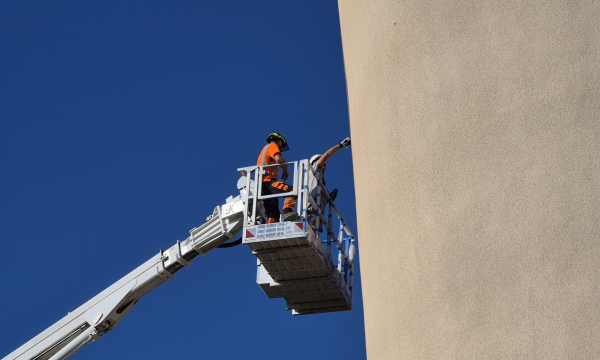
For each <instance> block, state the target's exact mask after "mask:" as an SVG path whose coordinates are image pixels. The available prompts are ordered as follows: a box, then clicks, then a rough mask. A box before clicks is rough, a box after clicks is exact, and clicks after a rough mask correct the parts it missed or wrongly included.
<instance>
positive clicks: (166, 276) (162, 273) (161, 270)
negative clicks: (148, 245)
mask: <svg viewBox="0 0 600 360" xmlns="http://www.w3.org/2000/svg"><path fill="white" fill-rule="evenodd" d="M166 258H167V257H166V256H164V255H163V250H162V249H161V250H160V265H159V267H157V268H156V275H158V276H159V277H160V278H162V279H163V280H165V281H166V282H171V279H175V274H172V273H170V272H168V271H167V269H166V268H165V259H166Z"/></svg>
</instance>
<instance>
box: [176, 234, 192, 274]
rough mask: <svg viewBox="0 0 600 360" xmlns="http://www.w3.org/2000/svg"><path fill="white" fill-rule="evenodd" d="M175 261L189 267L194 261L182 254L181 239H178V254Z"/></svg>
mask: <svg viewBox="0 0 600 360" xmlns="http://www.w3.org/2000/svg"><path fill="white" fill-rule="evenodd" d="M175 261H177V262H178V263H180V264H181V265H182V266H185V267H186V268H189V267H190V266H192V263H191V262H189V261H187V260H186V259H184V258H183V255H182V254H181V241H179V240H177V254H176V255H175Z"/></svg>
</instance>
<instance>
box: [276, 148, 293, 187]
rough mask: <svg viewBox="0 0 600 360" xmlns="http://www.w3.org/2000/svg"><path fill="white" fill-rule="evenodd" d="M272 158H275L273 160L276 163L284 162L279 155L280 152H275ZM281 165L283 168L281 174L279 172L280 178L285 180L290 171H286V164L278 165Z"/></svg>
mask: <svg viewBox="0 0 600 360" xmlns="http://www.w3.org/2000/svg"><path fill="white" fill-rule="evenodd" d="M273 159H275V161H276V162H277V163H278V164H283V163H285V159H284V158H283V156H281V153H277V154H275V155H274V156H273ZM279 166H280V167H281V169H283V174H281V180H283V181H286V180H287V179H288V178H289V177H290V172H289V171H288V168H287V165H279Z"/></svg>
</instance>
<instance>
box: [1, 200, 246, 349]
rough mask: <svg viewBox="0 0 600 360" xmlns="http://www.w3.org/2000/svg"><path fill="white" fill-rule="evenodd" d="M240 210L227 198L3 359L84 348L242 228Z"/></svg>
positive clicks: (240, 205) (240, 204)
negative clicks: (185, 235) (183, 234)
mask: <svg viewBox="0 0 600 360" xmlns="http://www.w3.org/2000/svg"><path fill="white" fill-rule="evenodd" d="M244 211H245V206H244V203H243V202H242V199H241V197H240V196H237V197H235V198H233V197H229V198H228V199H227V200H226V203H225V204H224V205H222V206H217V207H216V208H215V210H214V212H213V214H212V215H211V216H210V217H209V218H208V219H207V221H206V222H205V223H204V224H203V225H202V226H200V227H198V228H194V229H192V230H190V236H189V237H188V238H187V239H186V240H185V241H183V242H180V241H179V240H178V241H177V243H176V244H175V245H173V246H172V247H171V248H169V249H168V250H166V251H162V250H161V251H160V253H158V254H157V255H156V256H154V257H152V258H151V259H150V260H148V261H146V262H145V263H144V264H142V265H141V266H139V267H138V268H137V269H135V270H133V271H132V272H130V273H129V274H127V275H126V276H124V277H123V278H122V279H121V280H119V281H117V282H116V283H114V284H113V285H111V286H110V287H108V288H107V289H106V290H104V291H102V292H101V293H100V294H98V295H96V296H94V297H93V298H92V299H91V300H89V301H88V302H86V303H85V304H83V305H81V306H80V307H79V308H77V309H76V310H75V311H73V312H71V313H69V314H68V315H67V316H65V317H64V318H62V319H61V320H59V321H58V322H57V323H55V324H54V325H52V326H50V327H49V328H48V329H46V330H45V331H44V332H42V333H41V334H39V335H38V336H36V337H34V338H33V339H31V340H30V341H28V342H27V343H25V344H24V345H23V346H21V347H20V348H18V349H17V350H15V351H13V352H12V353H10V354H8V355H7V356H6V357H5V358H4V359H3V360H17V359H18V360H26V359H27V360H48V359H50V360H64V359H67V358H69V357H70V356H71V355H73V354H74V353H76V352H77V351H78V350H79V349H81V348H82V347H83V346H84V345H86V344H89V343H90V342H93V341H95V340H98V339H100V337H101V336H102V334H105V333H108V332H109V331H111V330H112V329H114V328H115V326H116V325H117V324H118V323H119V322H120V321H121V320H122V319H123V317H125V315H127V313H128V312H129V310H131V308H133V306H134V305H135V304H136V303H137V302H138V301H139V300H140V298H141V297H142V296H144V295H146V294H147V293H148V292H150V291H151V290H153V289H154V288H156V287H157V286H158V285H160V284H162V283H163V282H165V281H169V280H170V279H171V278H174V277H175V275H174V273H175V272H177V271H179V270H180V269H182V268H183V267H189V266H191V263H190V261H191V260H192V259H194V258H195V257H196V256H198V255H199V254H202V255H204V254H206V253H207V252H209V251H210V250H212V249H214V248H215V247H217V246H219V245H221V244H223V243H224V242H226V241H227V240H229V239H232V240H233V239H235V235H236V234H237V233H238V232H240V230H241V229H242V228H243V225H244V224H243V223H244Z"/></svg>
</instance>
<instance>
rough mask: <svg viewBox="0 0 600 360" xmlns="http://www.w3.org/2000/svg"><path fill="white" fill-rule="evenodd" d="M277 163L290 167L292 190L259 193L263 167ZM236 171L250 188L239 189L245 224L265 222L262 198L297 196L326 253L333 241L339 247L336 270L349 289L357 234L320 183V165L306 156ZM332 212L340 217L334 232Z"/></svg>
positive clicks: (298, 206) (303, 216) (301, 212)
mask: <svg viewBox="0 0 600 360" xmlns="http://www.w3.org/2000/svg"><path fill="white" fill-rule="evenodd" d="M280 165H287V166H288V167H291V171H290V179H291V180H292V182H293V183H292V186H293V189H294V190H293V191H292V192H289V193H283V194H274V195H262V183H263V181H262V177H263V175H264V174H265V170H264V169H266V168H269V167H276V166H280ZM238 173H240V175H242V176H244V177H245V178H246V179H245V180H246V181H245V188H246V189H250V191H245V192H242V194H243V196H242V197H243V200H244V204H246V214H247V215H248V217H247V219H246V221H245V225H246V226H253V225H258V224H259V223H260V224H265V223H266V222H267V221H266V220H267V219H266V216H265V214H264V213H263V212H262V211H261V209H260V203H261V201H262V200H266V199H272V198H286V197H290V196H295V197H297V203H296V211H297V213H298V214H299V215H300V216H301V219H302V220H303V221H304V223H305V225H308V226H311V227H312V229H313V230H314V232H315V236H316V237H318V238H319V240H321V241H322V243H323V244H326V250H327V254H328V256H329V258H330V259H331V258H332V257H331V256H332V249H333V246H332V245H335V247H336V249H337V251H338V261H337V270H338V272H339V273H340V274H342V275H343V276H344V280H345V281H346V283H347V284H348V287H349V289H350V292H351V293H352V289H353V276H354V256H355V253H356V247H355V241H356V238H355V236H354V235H353V234H352V231H351V230H350V229H349V227H348V225H347V224H346V222H345V220H344V218H343V217H342V215H341V214H340V211H339V210H338V208H337V207H336V206H335V204H334V202H333V199H332V198H331V196H330V194H329V192H328V191H327V189H326V188H325V186H324V185H323V172H322V171H321V169H318V168H317V169H313V167H311V166H310V165H309V162H308V160H299V161H293V162H287V163H283V164H272V165H256V166H248V167H243V168H239V169H238ZM254 179H256V180H257V181H255V180H254ZM238 184H239V183H238ZM254 200H256V201H254ZM325 214H327V217H325ZM334 214H335V217H336V218H337V220H338V221H339V231H338V233H337V234H336V233H335V232H334V230H333V218H334ZM323 229H324V230H323ZM322 232H326V235H327V236H326V240H324V239H322V238H321V235H320V234H321V233H322ZM350 301H352V299H350Z"/></svg>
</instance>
